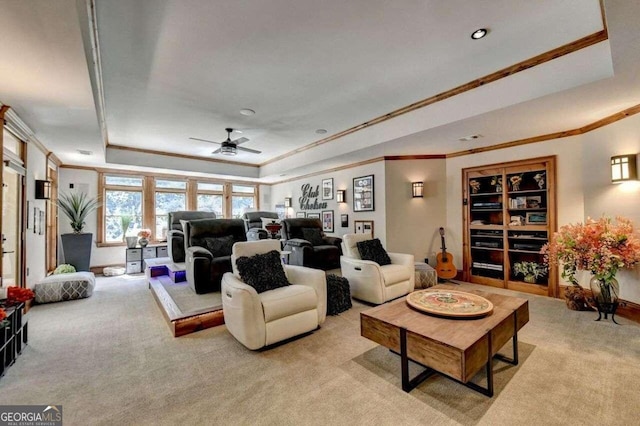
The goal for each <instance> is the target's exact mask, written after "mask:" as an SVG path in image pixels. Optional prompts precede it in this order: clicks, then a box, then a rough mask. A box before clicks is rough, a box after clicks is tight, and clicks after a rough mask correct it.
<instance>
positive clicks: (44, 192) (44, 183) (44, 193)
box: [36, 180, 51, 200]
mask: <svg viewBox="0 0 640 426" xmlns="http://www.w3.org/2000/svg"><path fill="white" fill-rule="evenodd" d="M50 198H51V181H48V180H36V200H49V199H50Z"/></svg>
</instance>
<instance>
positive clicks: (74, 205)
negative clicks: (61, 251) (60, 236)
mask: <svg viewBox="0 0 640 426" xmlns="http://www.w3.org/2000/svg"><path fill="white" fill-rule="evenodd" d="M99 206H100V202H99V201H98V199H97V198H93V197H92V198H89V197H87V194H85V193H84V192H80V193H71V194H60V197H59V198H58V207H59V208H60V210H61V211H62V213H64V214H65V216H67V217H68V218H69V220H70V221H71V228H73V232H74V233H76V234H79V233H81V232H82V229H83V228H84V225H85V219H86V218H87V216H88V215H89V214H90V213H91V212H93V211H95V210H96V209H97V208H98V207H99Z"/></svg>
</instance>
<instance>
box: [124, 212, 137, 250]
mask: <svg viewBox="0 0 640 426" xmlns="http://www.w3.org/2000/svg"><path fill="white" fill-rule="evenodd" d="M131 222H133V216H126V215H125V216H120V226H121V227H122V241H123V242H124V241H126V242H127V247H128V248H135V247H136V243H137V242H138V237H134V236H127V232H128V231H129V227H130V226H131Z"/></svg>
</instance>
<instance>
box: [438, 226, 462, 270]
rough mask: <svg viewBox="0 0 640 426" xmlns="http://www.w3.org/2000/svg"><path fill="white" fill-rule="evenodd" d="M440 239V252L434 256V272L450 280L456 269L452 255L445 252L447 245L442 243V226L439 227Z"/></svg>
mask: <svg viewBox="0 0 640 426" xmlns="http://www.w3.org/2000/svg"><path fill="white" fill-rule="evenodd" d="M440 240H441V241H442V252H440V253H438V256H437V257H436V260H437V262H438V263H437V265H436V273H437V274H438V278H439V279H442V280H450V279H451V278H455V276H456V275H457V274H458V269H457V268H456V267H455V266H454V264H453V256H452V255H451V253H447V246H446V245H445V243H444V228H440Z"/></svg>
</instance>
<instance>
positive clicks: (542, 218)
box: [525, 212, 547, 225]
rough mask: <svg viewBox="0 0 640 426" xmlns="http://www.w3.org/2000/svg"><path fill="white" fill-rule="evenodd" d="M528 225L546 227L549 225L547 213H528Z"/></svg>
mask: <svg viewBox="0 0 640 426" xmlns="http://www.w3.org/2000/svg"><path fill="white" fill-rule="evenodd" d="M525 223H526V224H527V225H546V224H547V212H536V213H532V212H527V216H526V219H525Z"/></svg>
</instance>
